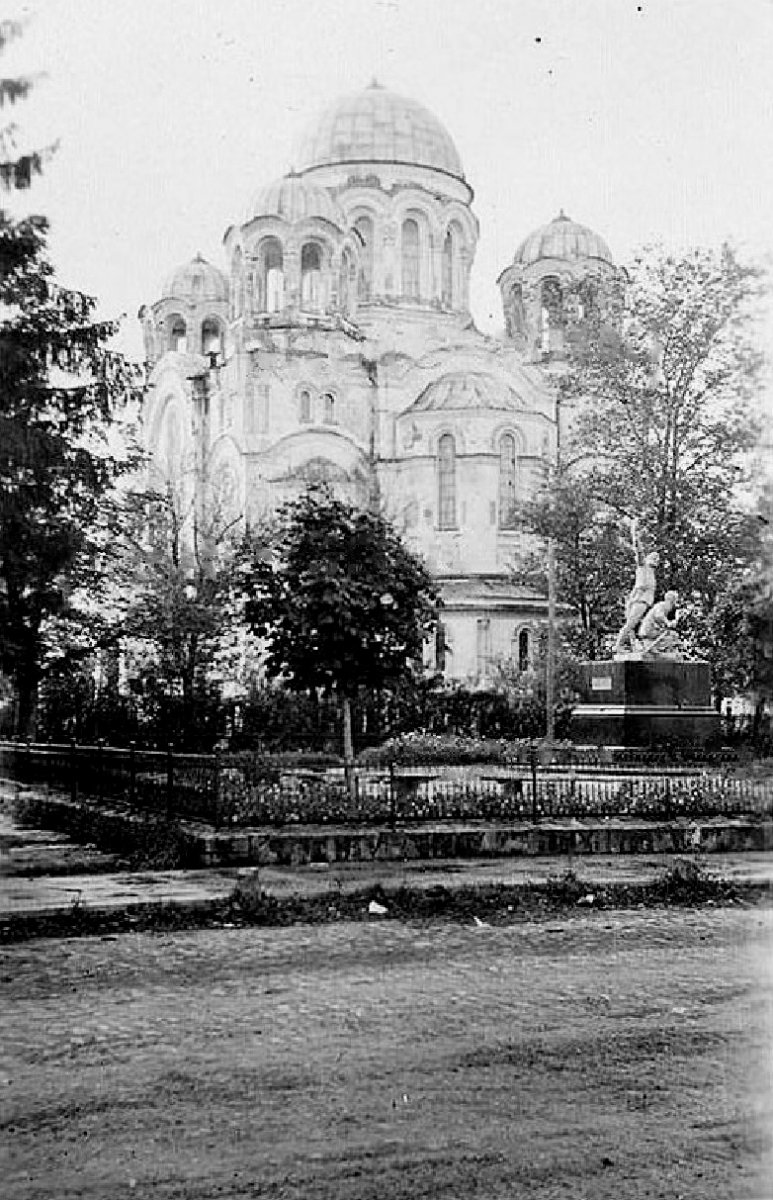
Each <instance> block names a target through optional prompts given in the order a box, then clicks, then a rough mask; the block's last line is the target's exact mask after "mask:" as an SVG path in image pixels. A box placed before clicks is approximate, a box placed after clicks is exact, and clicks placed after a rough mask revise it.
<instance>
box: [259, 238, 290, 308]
mask: <svg viewBox="0 0 773 1200" xmlns="http://www.w3.org/2000/svg"><path fill="white" fill-rule="evenodd" d="M284 296H285V276H284V255H283V253H282V243H281V242H280V241H278V239H277V238H267V239H266V240H265V241H264V242H262V243H261V247H260V255H259V267H258V295H257V303H258V309H259V310H260V312H267V313H275V312H281V310H282V308H283V307H284Z"/></svg>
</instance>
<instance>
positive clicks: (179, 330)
mask: <svg viewBox="0 0 773 1200" xmlns="http://www.w3.org/2000/svg"><path fill="white" fill-rule="evenodd" d="M187 348H188V336H187V332H186V329H185V321H184V320H183V319H182V317H180V316H177V315H175V316H173V317H170V318H169V349H170V350H176V351H177V352H178V353H179V354H184V353H185V351H186V350H187Z"/></svg>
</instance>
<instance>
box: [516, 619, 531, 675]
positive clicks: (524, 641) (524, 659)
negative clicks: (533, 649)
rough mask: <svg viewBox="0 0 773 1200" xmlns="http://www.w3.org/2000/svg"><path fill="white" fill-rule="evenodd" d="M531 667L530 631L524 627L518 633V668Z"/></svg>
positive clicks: (522, 669) (523, 669)
mask: <svg viewBox="0 0 773 1200" xmlns="http://www.w3.org/2000/svg"><path fill="white" fill-rule="evenodd" d="M528 669H529V631H528V629H522V630H521V632H520V633H519V634H518V670H519V671H528Z"/></svg>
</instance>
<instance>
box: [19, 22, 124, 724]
mask: <svg viewBox="0 0 773 1200" xmlns="http://www.w3.org/2000/svg"><path fill="white" fill-rule="evenodd" d="M19 32H20V30H19V27H18V26H17V25H14V24H13V23H12V22H7V21H6V22H0V50H2V48H3V46H5V45H6V44H7V42H8V40H9V39H10V38H11V37H13V36H15V35H16V34H18V33H19ZM32 83H33V81H32V80H31V79H30V78H17V79H2V80H0V104H2V106H3V107H5V106H7V105H8V104H14V103H16V102H17V101H19V100H20V99H22V98H23V97H24V96H25V95H27V94H28V92H29V89H30V87H31V86H32ZM14 130H15V127H14V126H6V127H5V128H4V130H3V137H2V150H3V155H2V157H3V162H2V164H0V179H2V183H3V185H4V186H5V187H6V188H7V189H13V188H19V187H21V188H24V187H26V186H27V185H28V184H29V181H30V179H31V177H32V175H34V174H35V173H36V172H37V171H39V170H40V169H41V167H42V165H43V163H44V160H45V156H46V154H45V152H35V153H31V154H25V155H22V156H21V157H19V158H15V159H14V158H12V157H11V158H9V157H8V155H7V151H8V148H9V146H10V145H11V144H13V143H14V141H15V132H14ZM47 232H48V223H47V221H46V219H45V218H44V217H42V216H26V217H23V218H21V219H14V218H12V217H11V216H10V214H9V213H8V212H6V211H4V210H3V209H0V670H1V671H3V672H4V673H5V674H7V675H8V676H9V677H10V678H11V680H12V683H13V686H14V691H15V696H16V716H15V731H16V732H18V733H22V734H25V735H29V734H32V733H33V732H34V719H35V706H36V698H37V691H38V684H39V681H40V673H41V646H42V642H41V633H42V629H43V626H44V623H45V621H46V620H47V619H48V618H49V617H51V616H52V615H55V614H57V613H59V612H61V611H63V609H64V608H65V606H66V603H67V595H68V592H69V590H70V588H71V586H72V583H73V573H74V571H75V569H76V565H77V564H78V562H79V561H80V556H81V555H82V553H83V551H84V549H85V548H86V547H87V545H88V542H89V535H90V531H91V530H92V528H93V527H94V526H95V524H96V522H97V517H98V514H99V511H100V502H101V498H102V497H103V495H104V494H105V491H106V489H107V488H108V487H109V485H110V484H111V482H112V481H113V479H114V478H115V476H116V474H117V472H118V470H119V467H120V463H119V461H118V458H117V457H116V455H115V453H114V451H113V449H112V448H111V445H110V443H109V438H108V432H107V430H108V425H109V422H110V420H111V418H112V416H113V414H114V411H115V408H116V405H117V404H118V403H119V402H120V401H121V400H122V399H123V398H124V397H125V396H126V395H127V392H128V390H129V389H130V388H131V387H132V385H133V383H134V380H135V373H134V371H133V369H132V368H130V367H129V366H128V365H127V364H126V362H125V361H124V360H123V359H122V358H121V357H120V356H118V355H116V354H114V353H112V352H111V351H110V350H109V348H108V343H109V339H110V338H111V337H112V335H113V334H114V333H115V332H116V329H117V326H116V324H115V323H114V322H111V321H99V320H96V319H95V309H96V301H95V300H94V299H93V298H91V297H89V296H85V295H83V294H81V293H80V292H77V291H72V290H69V289H67V288H64V287H61V286H60V285H59V284H57V283H56V281H55V279H54V269H53V267H52V265H51V263H50V261H49V258H48V256H47V250H46V238H47Z"/></svg>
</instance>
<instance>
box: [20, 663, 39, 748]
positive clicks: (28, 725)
mask: <svg viewBox="0 0 773 1200" xmlns="http://www.w3.org/2000/svg"><path fill="white" fill-rule="evenodd" d="M16 702H17V707H16V734H17V736H18V737H23V738H30V739H31V740H33V741H34V739H35V733H36V727H37V715H38V673H37V670H36V669H35V668H34V667H30V666H28V667H27V668H26V669H25V668H21V669H20V670H19V671H18V672H17V675H16Z"/></svg>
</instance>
